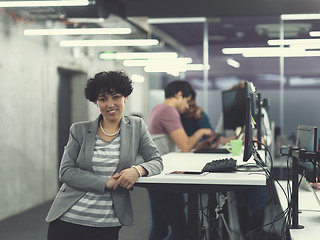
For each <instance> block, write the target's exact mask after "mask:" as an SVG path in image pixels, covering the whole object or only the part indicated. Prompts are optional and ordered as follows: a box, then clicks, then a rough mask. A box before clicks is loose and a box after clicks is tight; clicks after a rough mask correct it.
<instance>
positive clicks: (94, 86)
mask: <svg viewBox="0 0 320 240" xmlns="http://www.w3.org/2000/svg"><path fill="white" fill-rule="evenodd" d="M132 90H133V87H132V81H131V79H129V77H128V76H127V74H126V73H125V72H124V71H108V72H106V71H103V72H100V73H97V74H96V75H95V76H94V77H93V78H90V79H89V80H88V81H87V86H86V88H85V89H84V95H85V97H86V99H88V100H89V101H90V102H96V101H97V99H98V97H99V95H100V94H111V95H114V94H116V93H119V94H121V95H122V96H124V97H127V96H129V95H130V94H131V93H132Z"/></svg>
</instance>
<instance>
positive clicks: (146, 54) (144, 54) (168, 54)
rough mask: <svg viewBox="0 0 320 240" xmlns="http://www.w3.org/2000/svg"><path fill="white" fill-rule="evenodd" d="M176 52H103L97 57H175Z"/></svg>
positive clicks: (176, 55) (104, 58) (109, 58)
mask: <svg viewBox="0 0 320 240" xmlns="http://www.w3.org/2000/svg"><path fill="white" fill-rule="evenodd" d="M177 57H178V54H177V53H176V52H122V53H109V52H104V53H100V54H99V58H100V59H103V60H112V59H116V60H123V59H161V58H165V59H171V58H177Z"/></svg>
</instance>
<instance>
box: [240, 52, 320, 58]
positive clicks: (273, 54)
mask: <svg viewBox="0 0 320 240" xmlns="http://www.w3.org/2000/svg"><path fill="white" fill-rule="evenodd" d="M243 56H244V57H320V51H300V52H289V51H288V52H281V51H279V52H278V53H276V52H270V53H244V54H243Z"/></svg>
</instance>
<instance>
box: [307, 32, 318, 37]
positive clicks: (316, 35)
mask: <svg viewBox="0 0 320 240" xmlns="http://www.w3.org/2000/svg"><path fill="white" fill-rule="evenodd" d="M309 35H310V37H320V31H311V32H310V33H309Z"/></svg>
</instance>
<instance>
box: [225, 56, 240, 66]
mask: <svg viewBox="0 0 320 240" xmlns="http://www.w3.org/2000/svg"><path fill="white" fill-rule="evenodd" d="M227 63H228V65H229V66H231V67H234V68H239V67H240V63H239V62H238V61H236V60H233V59H231V58H228V59H227Z"/></svg>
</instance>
